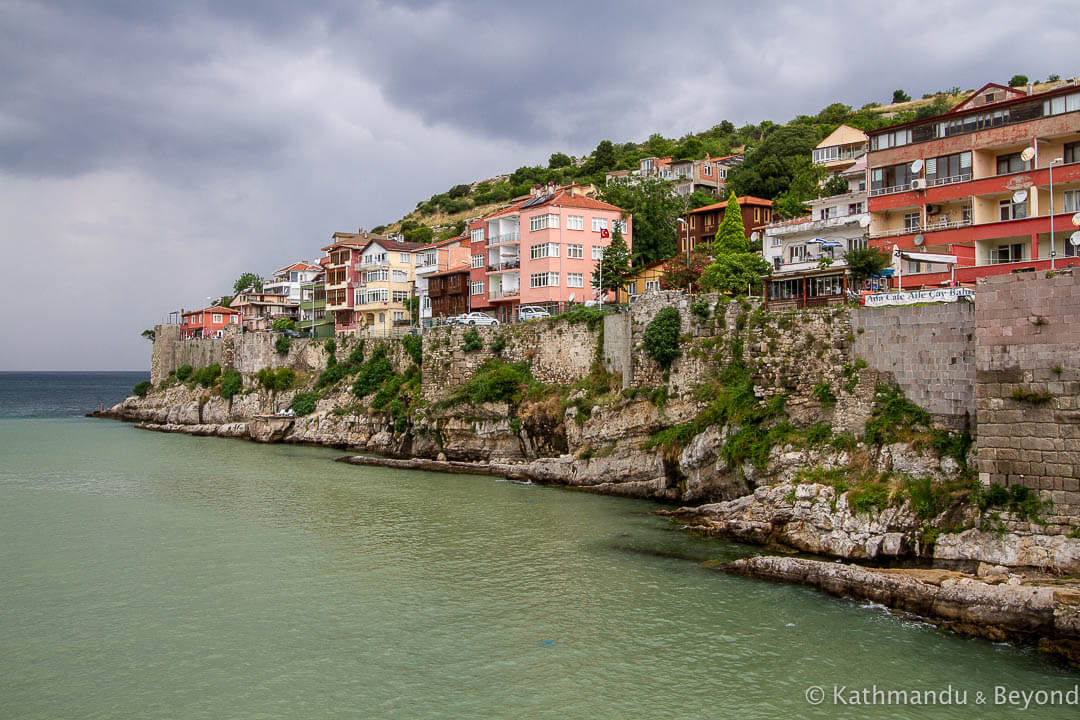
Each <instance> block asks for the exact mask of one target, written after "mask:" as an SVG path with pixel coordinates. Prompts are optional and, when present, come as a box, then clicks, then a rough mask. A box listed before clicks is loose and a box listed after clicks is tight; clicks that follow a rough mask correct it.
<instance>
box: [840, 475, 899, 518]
mask: <svg viewBox="0 0 1080 720" xmlns="http://www.w3.org/2000/svg"><path fill="white" fill-rule="evenodd" d="M847 499H848V504H849V505H850V506H851V509H852V510H854V511H855V514H856V515H858V514H861V513H868V512H871V511H872V510H874V509H875V508H876V509H878V510H884V509H885V508H887V507H889V489H888V488H887V487H885V484H884V483H880V482H875V483H866V484H865V485H860V486H859V487H856V488H853V489H852V490H849V491H848V498H847Z"/></svg>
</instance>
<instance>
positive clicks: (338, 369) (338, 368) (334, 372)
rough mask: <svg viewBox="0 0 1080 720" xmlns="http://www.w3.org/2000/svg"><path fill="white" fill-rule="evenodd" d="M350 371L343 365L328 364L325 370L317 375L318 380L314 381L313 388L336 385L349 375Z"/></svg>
mask: <svg viewBox="0 0 1080 720" xmlns="http://www.w3.org/2000/svg"><path fill="white" fill-rule="evenodd" d="M350 370H351V368H350V367H349V366H348V365H346V364H345V363H335V364H333V365H329V364H328V365H327V366H326V369H325V370H323V371H322V372H321V373H320V374H319V379H318V380H316V381H315V387H317V388H322V387H332V386H334V385H337V384H338V383H339V382H340V381H341V380H344V379H345V378H346V377H347V376H348V375H349V372H350Z"/></svg>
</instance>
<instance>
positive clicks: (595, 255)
mask: <svg viewBox="0 0 1080 720" xmlns="http://www.w3.org/2000/svg"><path fill="white" fill-rule="evenodd" d="M592 259H593V260H603V259H604V246H603V245H593V246H592Z"/></svg>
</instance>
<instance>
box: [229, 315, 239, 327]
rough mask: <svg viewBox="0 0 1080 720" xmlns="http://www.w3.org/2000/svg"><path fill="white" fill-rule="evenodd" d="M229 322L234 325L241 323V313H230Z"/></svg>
mask: <svg viewBox="0 0 1080 720" xmlns="http://www.w3.org/2000/svg"><path fill="white" fill-rule="evenodd" d="M229 322H231V323H232V324H233V325H239V324H240V316H239V315H230V316H229Z"/></svg>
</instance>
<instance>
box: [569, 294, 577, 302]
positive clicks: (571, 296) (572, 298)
mask: <svg viewBox="0 0 1080 720" xmlns="http://www.w3.org/2000/svg"><path fill="white" fill-rule="evenodd" d="M574 295H577V293H570V298H569V300H570V302H574Z"/></svg>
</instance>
